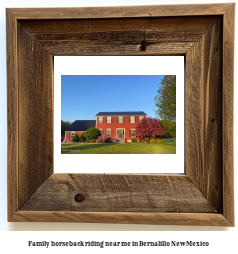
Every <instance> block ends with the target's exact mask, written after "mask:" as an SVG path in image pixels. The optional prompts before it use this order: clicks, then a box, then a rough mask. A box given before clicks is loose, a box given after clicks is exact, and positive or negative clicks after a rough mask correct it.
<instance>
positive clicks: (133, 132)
mask: <svg viewBox="0 0 238 254" xmlns="http://www.w3.org/2000/svg"><path fill="white" fill-rule="evenodd" d="M135 136H136V130H135V129H131V130H130V137H135Z"/></svg>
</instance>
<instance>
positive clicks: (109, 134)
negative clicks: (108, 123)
mask: <svg viewBox="0 0 238 254" xmlns="http://www.w3.org/2000/svg"><path fill="white" fill-rule="evenodd" d="M106 135H107V136H108V137H111V136H112V130H111V129H106Z"/></svg>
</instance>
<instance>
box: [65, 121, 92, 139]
mask: <svg viewBox="0 0 238 254" xmlns="http://www.w3.org/2000/svg"><path fill="white" fill-rule="evenodd" d="M95 126H96V120H76V121H74V122H73V123H72V124H71V125H70V126H69V127H68V128H67V129H66V131H65V138H64V140H65V141H66V142H70V141H72V140H73V137H74V136H75V135H76V134H77V135H78V136H79V138H80V137H81V135H82V133H83V132H84V131H86V130H87V129H89V128H92V127H95Z"/></svg>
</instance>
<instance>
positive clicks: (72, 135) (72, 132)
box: [70, 131, 75, 139]
mask: <svg viewBox="0 0 238 254" xmlns="http://www.w3.org/2000/svg"><path fill="white" fill-rule="evenodd" d="M74 136H75V131H71V133H70V138H71V139H72V138H73V137H74Z"/></svg>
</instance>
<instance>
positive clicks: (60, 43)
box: [6, 3, 235, 226]
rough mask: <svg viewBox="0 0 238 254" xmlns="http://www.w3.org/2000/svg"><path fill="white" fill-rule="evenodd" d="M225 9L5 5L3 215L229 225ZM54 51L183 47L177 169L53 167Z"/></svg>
mask: <svg viewBox="0 0 238 254" xmlns="http://www.w3.org/2000/svg"><path fill="white" fill-rule="evenodd" d="M234 12H235V4H233V3H231V4H208V5H204V4H202V5H168V6H138V7H103V8H52V9H51V8H47V9H42V8H28V9H21V8H19V9H15V8H10V9H7V10H6V21H7V98H8V220H9V221H11V222H17V221H19V222H20V221H22V222H24V221H25V222H27V221H28V222H31V221H32V222H33V221H34V222H36V221H45V222H47V221H50V222H53V221H55V222H56V221H57V222H101V223H142V224H164V225H214V226H218V225H219V226H234V190H233V188H234V186H233V72H234V63H233V62H234V60H233V59H234V17H235V13H234ZM59 55H136V56H143V55H155V56H156V55H184V56H185V57H186V99H185V128H186V134H185V151H186V157H185V166H186V175H116V174H115V175H113V174H106V175H103V174H98V175H95V174H54V173H53V115H54V113H53V56H59ZM33 137H34V138H33ZM78 193H80V194H82V195H79V196H76V194H78ZM77 198H78V199H77ZM83 199H84V200H83ZM82 200H83V202H77V201H82Z"/></svg>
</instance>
